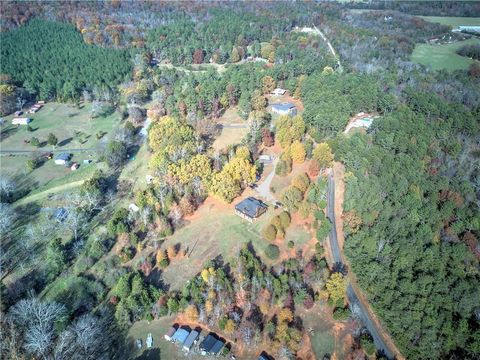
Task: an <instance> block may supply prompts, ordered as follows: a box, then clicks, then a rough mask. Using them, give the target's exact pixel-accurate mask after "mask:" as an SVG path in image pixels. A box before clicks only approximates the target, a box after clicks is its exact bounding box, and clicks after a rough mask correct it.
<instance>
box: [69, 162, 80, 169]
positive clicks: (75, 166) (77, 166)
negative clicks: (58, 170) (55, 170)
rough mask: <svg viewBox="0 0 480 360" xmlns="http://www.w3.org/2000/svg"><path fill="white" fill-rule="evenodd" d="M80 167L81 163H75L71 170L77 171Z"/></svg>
mask: <svg viewBox="0 0 480 360" xmlns="http://www.w3.org/2000/svg"><path fill="white" fill-rule="evenodd" d="M79 167H80V164H79V163H76V162H74V163H73V164H72V166H70V170H72V171H75V170H77V169H78V168H79Z"/></svg>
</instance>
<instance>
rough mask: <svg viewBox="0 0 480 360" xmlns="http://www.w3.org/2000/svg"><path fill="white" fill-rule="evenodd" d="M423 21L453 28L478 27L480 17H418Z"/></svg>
mask: <svg viewBox="0 0 480 360" xmlns="http://www.w3.org/2000/svg"><path fill="white" fill-rule="evenodd" d="M418 17H419V18H422V19H423V20H425V21H429V22H433V23H438V24H442V25H448V26H451V27H453V28H455V27H457V26H467V25H472V26H474V25H475V26H478V25H480V17H456V16H418Z"/></svg>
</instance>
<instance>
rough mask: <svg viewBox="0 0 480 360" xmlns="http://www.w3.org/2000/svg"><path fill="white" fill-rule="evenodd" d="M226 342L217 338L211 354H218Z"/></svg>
mask: <svg viewBox="0 0 480 360" xmlns="http://www.w3.org/2000/svg"><path fill="white" fill-rule="evenodd" d="M224 345H225V343H224V342H223V341H222V340H217V342H216V343H215V344H213V346H212V348H211V349H210V354H212V355H217V354H218V353H219V352H220V350H222V348H223V346H224Z"/></svg>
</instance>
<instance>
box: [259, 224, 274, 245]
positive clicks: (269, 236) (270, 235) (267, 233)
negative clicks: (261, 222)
mask: <svg viewBox="0 0 480 360" xmlns="http://www.w3.org/2000/svg"><path fill="white" fill-rule="evenodd" d="M262 234H263V237H264V238H265V239H266V240H268V241H273V240H275V238H276V237H277V230H276V229H275V226H273V225H272V224H269V225H267V227H265V228H264V229H263V231H262Z"/></svg>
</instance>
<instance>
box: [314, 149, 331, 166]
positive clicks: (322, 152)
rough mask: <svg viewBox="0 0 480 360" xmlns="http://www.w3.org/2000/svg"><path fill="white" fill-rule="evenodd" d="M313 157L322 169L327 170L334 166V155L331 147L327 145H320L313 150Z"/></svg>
mask: <svg viewBox="0 0 480 360" xmlns="http://www.w3.org/2000/svg"><path fill="white" fill-rule="evenodd" d="M312 157H313V158H314V159H315V160H317V161H318V163H319V165H320V168H322V169H325V168H327V167H330V166H332V163H333V154H332V149H331V148H330V145H328V144H327V143H320V144H318V145H317V146H316V147H315V149H313V154H312Z"/></svg>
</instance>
